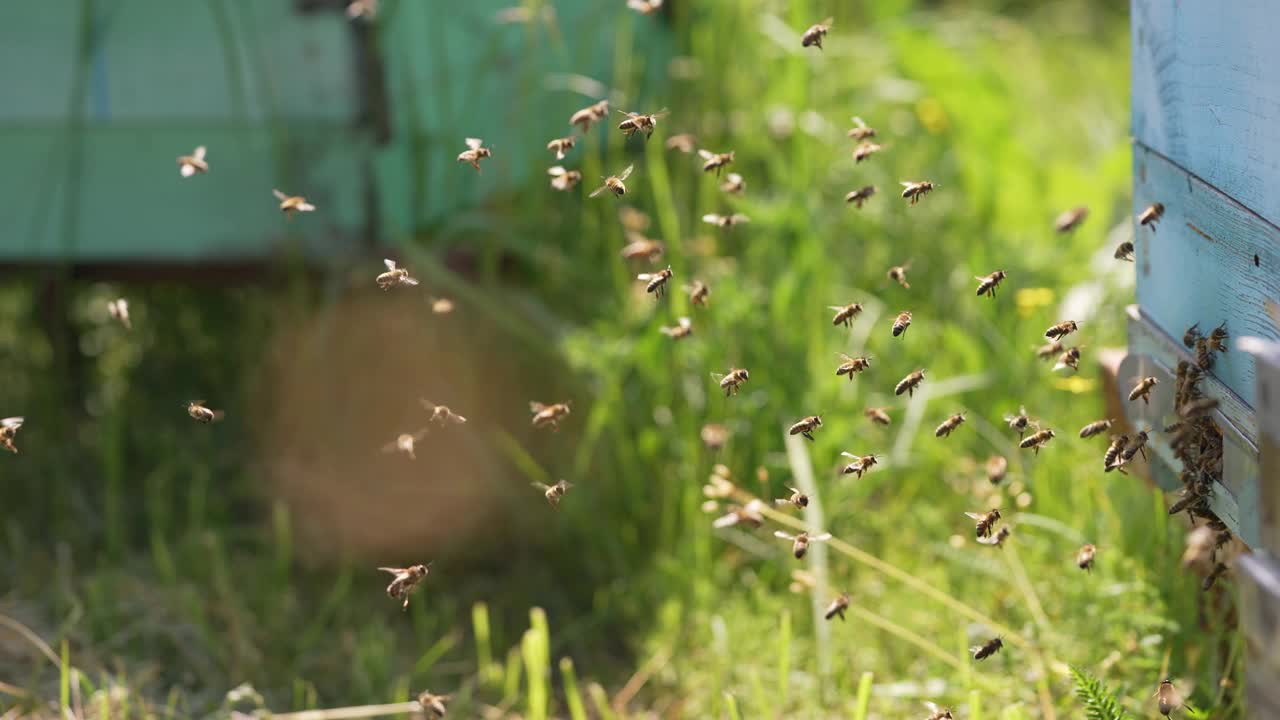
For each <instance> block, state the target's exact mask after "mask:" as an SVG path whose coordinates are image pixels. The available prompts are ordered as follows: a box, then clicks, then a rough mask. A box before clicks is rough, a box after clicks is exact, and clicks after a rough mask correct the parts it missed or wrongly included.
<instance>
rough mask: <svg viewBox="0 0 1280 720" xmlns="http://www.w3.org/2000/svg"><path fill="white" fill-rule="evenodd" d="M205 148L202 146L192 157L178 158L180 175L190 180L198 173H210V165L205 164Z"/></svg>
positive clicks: (181, 156) (183, 156)
mask: <svg viewBox="0 0 1280 720" xmlns="http://www.w3.org/2000/svg"><path fill="white" fill-rule="evenodd" d="M204 155H205V147H204V146H203V145H201V146H200V147H198V148H196V149H195V151H194V152H192V153H191V154H190V155H179V156H178V174H179V175H181V176H182V177H184V178H189V177H191V176H192V175H195V174H196V173H207V172H209V163H207V162H205V159H204Z"/></svg>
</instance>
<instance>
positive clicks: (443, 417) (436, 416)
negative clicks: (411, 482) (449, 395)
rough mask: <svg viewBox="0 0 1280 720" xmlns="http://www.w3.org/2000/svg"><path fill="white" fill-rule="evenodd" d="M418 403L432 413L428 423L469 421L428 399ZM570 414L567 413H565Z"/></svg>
mask: <svg viewBox="0 0 1280 720" xmlns="http://www.w3.org/2000/svg"><path fill="white" fill-rule="evenodd" d="M418 403H419V404H420V405H422V409H424V410H426V411H427V412H429V413H431V417H430V419H429V420H428V422H431V423H434V424H436V425H441V426H447V425H449V424H450V423H452V424H454V425H466V424H467V419H466V418H464V417H462V416H461V415H459V414H458V413H456V412H454V411H452V410H450V409H449V407H448V406H447V405H436V404H435V403H433V402H431V401H430V400H427V399H426V398H418ZM565 414H566V415H567V414H568V413H567V412H566V413H565Z"/></svg>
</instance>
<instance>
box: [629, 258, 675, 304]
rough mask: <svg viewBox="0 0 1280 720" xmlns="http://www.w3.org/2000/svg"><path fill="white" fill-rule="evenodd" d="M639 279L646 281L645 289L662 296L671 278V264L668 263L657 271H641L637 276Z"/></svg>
mask: <svg viewBox="0 0 1280 720" xmlns="http://www.w3.org/2000/svg"><path fill="white" fill-rule="evenodd" d="M636 279H637V280H641V281H643V282H644V283H645V286H644V291H645V292H647V293H653V294H654V295H655V296H656V297H662V295H663V293H665V292H666V287H667V281H668V280H670V279H671V266H670V265H668V266H667V267H665V268H664V269H662V270H659V271H658V272H656V273H640V274H639V275H637V276H636Z"/></svg>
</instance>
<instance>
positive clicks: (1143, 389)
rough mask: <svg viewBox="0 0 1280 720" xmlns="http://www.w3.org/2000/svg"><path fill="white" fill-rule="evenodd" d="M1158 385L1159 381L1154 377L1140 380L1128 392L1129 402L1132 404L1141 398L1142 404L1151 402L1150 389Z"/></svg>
mask: <svg viewBox="0 0 1280 720" xmlns="http://www.w3.org/2000/svg"><path fill="white" fill-rule="evenodd" d="M1159 384H1160V381H1159V380H1157V379H1155V378H1154V377H1150V376H1148V377H1144V378H1142V379H1141V380H1139V381H1138V384H1137V385H1134V386H1133V390H1130V391H1129V402H1133V401H1134V400H1137V399H1138V398H1142V402H1143V403H1144V404H1146V403H1150V402H1151V400H1150V397H1149V396H1150V395H1151V389H1152V388H1154V387H1155V386H1156V385H1159Z"/></svg>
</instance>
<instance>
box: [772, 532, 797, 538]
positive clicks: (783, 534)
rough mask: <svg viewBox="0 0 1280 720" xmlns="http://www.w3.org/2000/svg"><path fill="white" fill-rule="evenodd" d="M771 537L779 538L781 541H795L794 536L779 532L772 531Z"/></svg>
mask: <svg viewBox="0 0 1280 720" xmlns="http://www.w3.org/2000/svg"><path fill="white" fill-rule="evenodd" d="M773 536H774V537H776V538H781V539H783V540H795V539H796V536H795V535H788V534H786V533H784V532H782V531H781V530H774V531H773Z"/></svg>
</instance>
